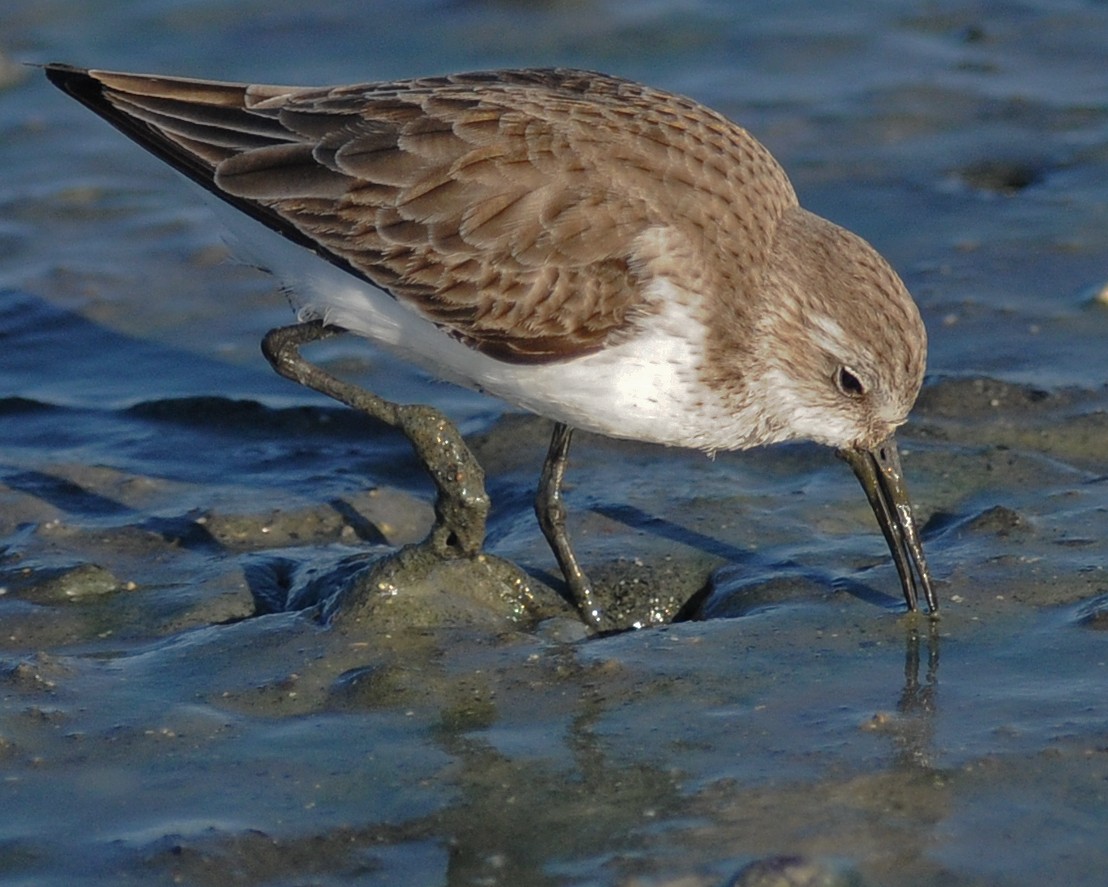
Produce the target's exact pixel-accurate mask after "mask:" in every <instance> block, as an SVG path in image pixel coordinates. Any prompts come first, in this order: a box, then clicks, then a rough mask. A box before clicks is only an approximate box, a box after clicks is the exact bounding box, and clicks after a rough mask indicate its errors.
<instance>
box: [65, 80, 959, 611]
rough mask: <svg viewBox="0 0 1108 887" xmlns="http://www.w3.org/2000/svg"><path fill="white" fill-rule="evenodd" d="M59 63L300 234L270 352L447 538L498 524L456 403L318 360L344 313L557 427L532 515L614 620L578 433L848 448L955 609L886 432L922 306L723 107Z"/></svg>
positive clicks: (455, 85) (78, 87)
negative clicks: (405, 449)
mask: <svg viewBox="0 0 1108 887" xmlns="http://www.w3.org/2000/svg"><path fill="white" fill-rule="evenodd" d="M46 74H47V76H48V77H49V78H50V80H51V81H52V82H53V83H55V84H56V85H57V86H59V87H60V88H61V89H62V90H64V91H65V92H66V93H68V94H69V95H71V96H73V97H74V98H75V99H77V100H78V101H80V102H82V103H83V104H85V105H86V106H88V107H89V108H90V109H92V110H93V111H95V112H96V113H97V114H99V115H100V116H101V117H103V118H104V119H106V120H107V121H108V122H109V123H111V124H112V125H114V126H115V127H117V128H118V129H120V130H121V131H122V132H123V133H124V134H125V135H127V136H129V137H130V138H131V139H133V140H134V141H136V142H138V143H139V144H140V145H142V146H143V147H144V148H146V149H147V150H149V151H151V152H152V153H154V154H155V155H156V156H158V157H160V158H161V159H162V160H164V161H166V162H167V163H169V164H170V165H171V166H173V167H174V168H175V169H177V170H178V171H180V172H182V173H184V174H185V175H186V176H188V177H189V178H191V179H192V180H194V181H195V182H197V183H199V184H200V185H201V186H202V187H204V188H205V189H207V190H208V191H209V192H210V193H211V194H213V195H215V196H216V197H218V198H220V199H221V200H222V201H225V202H226V203H227V204H229V205H230V206H232V207H234V208H236V209H238V210H240V211H241V213H242V214H245V216H248V217H250V218H251V219H253V220H254V221H256V222H260V223H261V225H262V226H264V228H261V227H258V226H254V231H255V233H262V232H264V231H265V229H268V231H269V232H276V233H277V234H279V235H281V236H282V237H283V238H285V240H287V241H291V242H292V243H293V244H295V245H297V246H298V247H301V248H302V249H290V248H288V244H287V243H283V242H280V243H279V246H280V248H274V246H273V244H272V243H271V242H269V241H266V243H264V244H261V242H260V241H256V240H255V241H254V242H253V243H252V244H251V246H252V247H253V248H255V249H256V250H257V251H258V254H260V255H261V259H260V264H262V265H264V266H265V267H266V268H268V269H269V270H272V271H273V272H274V273H275V274H276V275H277V276H278V277H280V278H281V279H282V280H283V281H284V282H285V284H286V285H287V286H288V288H289V291H290V292H291V293H293V299H294V304H295V305H296V307H297V308H298V309H299V315H298V319H299V323H298V324H296V325H292V326H289V327H282V328H280V329H278V330H273V331H271V332H270V333H269V334H268V335H267V336H266V338H265V342H264V345H263V349H264V350H265V352H266V355H267V357H268V358H269V359H270V361H271V363H273V365H274V367H275V368H276V369H277V371H278V372H280V373H282V374H283V375H286V376H288V377H290V378H292V379H295V380H297V381H299V382H301V383H303V384H305V385H308V386H309V387H312V388H315V389H316V390H319V391H322V392H323V393H325V394H329V395H330V396H332V397H336V398H338V399H339V400H342V401H344V402H346V403H349V404H352V405H354V406H357V407H358V408H360V409H363V410H365V411H367V412H369V413H370V414H372V415H374V416H376V417H377V418H379V419H382V420H383V421H386V422H389V423H390V424H393V425H396V426H398V427H400V428H401V430H403V431H404V432H405V433H406V434H407V435H408V436H409V439H410V440H412V442H413V445H414V446H415V447H416V450H417V453H418V454H419V456H420V458H421V459H422V460H423V462H424V464H425V466H426V467H427V469H428V471H429V473H430V474H431V476H432V478H434V479H435V482H436V485H437V487H438V499H437V503H436V510H437V514H438V522H437V524H436V529H437V531H438V536H437V537H436V538H437V539H438V544H439V545H440V547H441V548H442V551H443V552H444V553H456V554H463V555H466V554H474V553H476V552H477V551H479V550H480V548H481V545H482V544H483V539H484V518H485V513H486V511H487V505H488V503H487V500H486V499H485V498H484V492H483V483H482V481H483V477H482V476H481V475H480V474H479V473H478V474H468V473H467V471H468V467H467V466H468V465H469V462H468V461H467V459H469V458H471V457H469V455H468V450H466V448H465V445H464V443H463V442H462V441H461V438H460V436H459V435H458V434H457V432H456V431H455V430H454V429H453V426H451V425H450V423H449V422H447V421H446V420H445V419H444V418H443V417H442V416H441V415H440V414H439V413H438V412H437V411H433V410H430V409H429V408H427V407H421V406H419V405H397V404H391V403H388V402H386V401H383V400H381V399H380V398H377V397H375V396H374V395H372V394H370V393H369V392H361V391H359V390H358V389H356V388H355V387H354V386H352V385H349V384H347V383H344V382H341V381H339V380H337V379H335V378H333V377H331V376H329V375H327V374H326V373H323V372H322V370H320V369H319V368H318V367H315V366H314V365H312V364H310V363H309V362H308V361H306V360H305V359H304V358H303V357H302V356H301V355H300V353H299V347H300V346H301V345H303V344H305V343H307V342H311V341H315V340H317V339H320V338H323V337H326V336H328V335H332V334H334V333H335V332H338V331H349V332H352V333H355V334H357V335H361V336H364V337H366V338H368V339H371V340H373V341H375V342H377V343H379V344H381V345H382V346H384V347H385V348H386V349H388V350H390V351H392V352H393V353H395V354H397V355H399V356H400V357H402V358H404V359H406V360H408V361H411V362H412V363H415V364H417V365H419V366H421V367H423V368H425V369H427V370H428V371H430V372H431V373H433V374H435V375H437V376H439V377H441V378H444V379H447V380H450V381H453V382H456V383H459V384H461V385H466V386H469V387H472V388H476V389H478V390H481V391H486V392H488V393H490V394H493V395H496V396H498V397H500V398H502V399H504V400H506V401H508V402H509V403H512V404H515V405H517V406H520V407H523V408H525V409H527V410H531V411H533V412H535V413H538V414H541V415H543V416H547V417H549V418H551V419H553V420H554V422H555V426H554V435H553V439H552V441H551V445H550V449H549V452H548V453H547V457H546V461H545V463H544V467H543V470H542V475H541V479H540V482H539V489H538V495H537V497H536V506H535V507H536V513H537V515H538V519H539V524H540V526H541V528H542V530H543V533H544V535H545V536H546V538H547V540H548V541H549V543H550V546H551V548H552V549H553V552H554V555H555V557H556V559H557V561H558V563H559V566H560V567H561V569H562V572H563V574H564V576H565V579H566V583H567V586H568V589H569V594H570V596H571V598H572V600H573V602H574V604H575V605H576V607H577V609H578V610H579V612H580V613H581V615H582V617H583V618H584V619H585V620H586V621H587V622H588V623H590V624H591V625H593V626H595V627H599V626H601V625H602V624H603V621H604V614H603V612H602V609H601V607H600V606H599V605H598V603H597V601H596V598H595V595H594V592H593V588H592V585H591V583H590V582H589V580H588V577H587V576H586V574H585V572H584V571H583V570H582V568H581V566H580V564H579V563H578V560H577V558H576V556H575V555H574V552H573V549H572V547H571V545H570V541H569V536H568V533H567V530H566V511H565V507H564V505H563V502H562V482H563V476H564V473H565V470H566V463H567V458H568V453H569V446H570V439H571V435H572V432H573V429H574V428H579V429H584V430H587V431H592V432H596V433H599V434H603V435H608V436H611V437H621V438H631V439H635V440H642V441H649V442H654V443H660V444H665V445H669V446H679V447H689V448H696V449H700V450H703V451H705V452H707V453H714V452H716V451H721V450H741V449H746V448H749V447H754V446H760V445H764V444H773V443H777V442H781V441H789V440H812V441H816V442H818V443H821V444H825V445H828V446H830V447H833V448H835V449H836V450H837V451H838V452H839V453H840V454H841V455H842V456H843V457H844V458H845V460H846V461H847V462H848V463H849V464H850V466H851V467H852V468H853V470H854V472H855V474H856V475H857V477H858V479H859V480H860V482H861V484H862V487H863V489H864V490H865V493H866V496H867V497H868V499H869V502H870V505H871V506H872V508H873V511H874V513H875V515H876V517H877V521H878V524H879V525H880V527H881V530H882V532H883V533H884V536H885V539H886V541H887V542H888V545H889V549H890V551H891V552H892V556H893V559H894V562H895V564H896V568H897V571H898V573H899V576H900V581H901V585H902V589H903V593H904V599H905V601H906V603H907V605H908V608H909V609H911V610H914V609H916V607H917V602H918V598H919V596H920V595H921V594H922V595H923V597H924V598H925V599H926V601H927V604H928V607H929V609H930V610H931V611H932V612H934V611H935V610H936V609H937V606H938V603H937V599H936V596H935V593H934V590H933V588H932V582H931V578H930V575H929V572H928V568H927V564H926V561H925V559H924V554H923V548H922V544H921V542H920V539H919V534H918V532H917V529H916V525H915V521H914V518H913V515H912V509H911V504H910V500H909V496H908V492H907V489H906V486H905V484H904V479H903V472H902V469H901V465H900V458H899V455H898V451H897V447H896V440H895V436H894V432H895V430H896V429H897V427H898V426H900V425H902V424H903V423H904V422H905V421H906V419H907V416H908V413H909V410H910V409H911V407H912V405H913V404H914V402H915V399H916V396H917V394H918V392H919V388H920V385H921V383H922V379H923V372H924V365H925V361H926V347H927V346H926V332H925V329H924V325H923V322H922V320H921V318H920V315H919V311H918V309H917V307H916V305H915V303H914V302H913V300H912V298H911V296H910V295H909V294H908V291H907V290H906V288H905V287H904V284H903V283H902V282H901V280H900V278H899V277H898V276H897V274H896V273H895V272H894V271H893V270H892V268H891V267H890V266H889V265H888V263H887V262H885V260H884V259H882V258H881V256H880V255H878V253H877V252H876V251H875V250H874V249H873V248H872V247H871V246H870V245H869V244H868V243H866V242H865V241H864V240H862V239H861V238H860V237H857V236H856V235H854V234H852V233H850V232H848V231H846V230H844V229H842V228H840V227H838V226H837V225H834V224H832V223H831V222H829V221H826V220H825V219H822V218H820V217H819V216H816V215H814V214H812V213H810V212H808V211H806V210H804V209H803V208H801V207H800V205H799V203H798V200H797V197H796V194H795V192H794V190H793V187H792V185H791V183H790V182H789V179H788V177H787V176H786V174H785V172H784V171H783V169H782V168H781V166H780V165H779V164H778V163H777V161H776V160H775V159H774V158H773V157H772V155H771V154H770V152H769V151H768V150H767V149H766V148H765V147H763V146H762V145H761V144H760V143H759V142H758V141H757V140H756V139H754V137H753V136H751V135H750V134H749V133H748V132H747V131H746V130H744V129H742V128H741V127H740V126H738V125H737V124H735V123H733V122H731V121H730V120H728V119H727V118H725V117H724V116H722V115H720V114H718V113H716V112H714V111H712V110H710V109H708V108H706V107H704V106H703V105H701V104H699V103H697V102H695V101H693V100H691V99H688V98H684V97H681V96H677V95H673V94H670V93H667V92H663V91H660V90H656V89H652V88H649V87H647V86H643V85H640V84H638V83H634V82H631V81H628V80H622V79H618V78H615V77H610V76H607V75H604V74H599V73H593V72H587V71H575V70H564V69H532V70H516V71H492V72H484V73H471V74H458V75H453V76H446V77H430V78H422V79H413V80H401V81H394V82H382V83H365V84H359V85H352V86H337V87H324V88H302V87H288V86H267V85H257V84H243V83H224V82H218V81H212V80H196V79H186V78H178V77H164V76H155V75H145V74H126V73H114V72H108V71H97V70H86V69H81V68H75V67H71V66H68V65H60V64H53V65H47V66H46ZM239 230H240V232H241V231H242V230H243V229H241V228H240V229H239ZM247 237H248V240H254V238H253V236H252V235H251V234H249V233H248V234H247ZM272 239H273V240H277V238H272ZM463 469H464V470H463ZM478 471H479V470H478ZM474 478H476V482H475V481H474V480H473V479H474ZM477 487H480V489H477ZM433 535H434V532H433Z"/></svg>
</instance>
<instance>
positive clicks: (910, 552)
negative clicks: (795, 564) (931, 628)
mask: <svg viewBox="0 0 1108 887" xmlns="http://www.w3.org/2000/svg"><path fill="white" fill-rule="evenodd" d="M839 455H840V456H842V457H843V458H844V459H845V460H846V461H847V462H849V463H850V467H851V468H853V469H854V474H855V475H856V476H857V478H858V481H859V483H861V485H862V489H863V490H865V491H866V498H867V499H869V504H870V507H871V508H873V513H874V514H875V515H876V516H877V523H878V524H880V525H881V532H882V533H884V534H885V541H886V542H888V543H889V551H891V552H892V555H893V562H894V563H895V564H896V571H897V573H899V574H900V584H901V586H902V587H903V589H904V600H905V601H906V602H907V603H908V609H909V610H915V609H917V602H918V600H919V595H920V592H922V593H923V597H924V599H925V600H926V601H927V608H928V610H930V611H931V612H932V613H934V612H936V611H938V609H939V602H938V600H937V599H936V598H935V591H934V589H933V588H932V587H931V574H930V572H928V569H927V561H926V560H924V557H923V545H922V544H921V543H920V539H919V533H917V532H916V522H915V519H914V518H913V517H912V503H911V500H910V499H909V498H908V487H907V486H906V485H905V483H904V472H903V471H902V470H901V468H900V453H899V451H898V450H897V448H896V439H895V438H892V437H890V438H889V439H888V440H886V441H885V442H884V443H880V444H878V445H877V446H875V447H874V448H873V449H872V450H863V449H856V448H853V447H846V448H843V449H841V450H839Z"/></svg>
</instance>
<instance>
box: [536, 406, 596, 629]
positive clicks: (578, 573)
mask: <svg viewBox="0 0 1108 887" xmlns="http://www.w3.org/2000/svg"><path fill="white" fill-rule="evenodd" d="M572 436H573V429H572V428H570V427H569V426H568V425H565V424H563V423H561V422H555V423H554V435H553V437H551V439H550V449H549V450H548V451H547V453H546V462H544V463H543V466H542V475H541V476H540V477H539V489H538V494H537V495H536V496H535V514H536V515H537V516H538V519H539V526H540V527H541V528H542V534H543V535H544V536H545V537H546V541H547V542H549V543H550V548H551V549H552V550H553V552H554V557H555V558H556V559H557V561H558V566H560V567H561V568H562V575H563V576H565V579H566V585H567V586H568V587H569V593H570V596H571V597H572V598H573V603H574V605H575V606H576V607H577V610H578V612H579V613H580V614H581V618H582V619H584V620H585V622H587V623H588V624H589V625H590V626H592V627H593V628H601V627H602V624H601V623H602V622H603V620H604V613H603V612H602V611H601V609H600V607H599V606H597V603H596V600H595V598H594V596H593V590H592V583H591V582H589V577H588V576H586V575H585V573H584V571H583V570H582V569H581V565H580V564H579V563H578V562H577V555H575V554H574V553H573V548H572V547H571V546H570V544H569V534H568V533H567V532H566V507H565V505H564V504H563V503H562V479H563V478H564V477H565V473H566V463H567V462H568V460H569V443H570V438H571V437H572Z"/></svg>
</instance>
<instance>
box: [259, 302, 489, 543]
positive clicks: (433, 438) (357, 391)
mask: <svg viewBox="0 0 1108 887" xmlns="http://www.w3.org/2000/svg"><path fill="white" fill-rule="evenodd" d="M341 332H343V330H341V329H339V328H338V327H329V326H326V325H325V324H324V323H323V322H322V321H318V320H316V321H309V322H307V323H298V324H294V325H292V326H284V327H278V328H277V329H273V330H270V331H269V332H268V333H266V336H265V338H264V339H263V340H262V353H263V354H265V356H266V359H267V360H268V361H269V362H270V364H272V366H273V368H274V369H275V370H276V371H277V372H278V373H279V374H280V375H282V376H284V377H285V378H286V379H292V380H293V381H294V382H299V383H300V384H301V385H304V386H305V387H307V388H311V389H312V390H313V391H318V392H319V393H320V394H325V395H327V396H328V397H331V398H334V399H335V400H337V401H339V402H341V403H344V404H346V405H347V406H349V407H353V408H354V409H355V410H359V411H361V412H363V413H365V414H367V415H369V416H372V417H373V418H375V419H377V420H379V421H381V422H384V423H385V424H386V425H391V426H392V427H394V428H397V429H399V430H400V431H401V432H403V434H404V436H405V437H407V438H408V441H409V442H410V443H411V445H412V448H413V449H414V450H415V452H416V456H418V457H419V460H420V461H421V462H422V463H423V467H424V468H426V469H427V473H428V474H430V475H431V480H433V481H434V483H435V489H436V493H437V495H436V496H435V525H434V527H432V529H431V532H430V534H429V535H428V536H427V539H426V540H424V542H423V544H424V545H429V546H430V547H431V548H432V550H434V551H435V552H436V553H437V554H439V555H441V556H444V557H459V556H463V557H465V556H471V555H475V554H477V553H478V552H480V551H481V546H482V545H483V544H484V541H485V521H486V519H487V517H488V513H489V498H488V495H487V494H486V493H485V473H484V472H483V471H482V470H481V466H480V465H479V464H478V463H477V460H476V459H475V458H474V457H473V454H472V453H471V452H470V451H469V447H467V446H466V444H465V441H463V440H462V436H461V434H460V433H459V432H458V429H457V428H456V427H455V426H454V423H452V422H451V421H450V420H449V419H447V418H446V417H445V416H444V415H443V414H442V413H440V412H439V411H438V410H436V409H435V408H434V407H429V406H423V405H421V404H396V403H392V402H390V401H387V400H384V399H382V398H380V397H377V395H375V394H372V393H371V392H369V391H365V390H364V389H362V388H358V387H357V386H356V385H351V384H350V383H349V382H343V381H342V380H341V379H337V378H335V377H334V376H332V375H331V374H329V373H327V372H325V371H323V370H322V369H320V368H319V367H317V366H316V365H315V364H313V363H310V362H308V361H307V360H305V359H304V357H302V356H301V354H300V350H299V349H300V347H301V346H303V345H308V344H311V343H312V342H319V341H322V340H323V339H328V338H330V337H331V336H334V335H337V334H338V333H341Z"/></svg>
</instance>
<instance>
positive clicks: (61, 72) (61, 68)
mask: <svg viewBox="0 0 1108 887" xmlns="http://www.w3.org/2000/svg"><path fill="white" fill-rule="evenodd" d="M42 70H43V71H45V72H46V78H47V79H48V80H49V81H50V82H51V83H53V84H54V85H55V86H56V87H58V89H60V90H62V91H63V92H67V93H69V94H70V95H72V96H76V97H79V96H80V94H81V93H87V91H88V90H89V89H93V90H95V91H96V92H99V91H100V84H99V83H97V82H96V79H95V78H94V77H92V76H91V75H90V74H89V72H88V69H87V68H78V67H76V66H75V65H65V64H62V63H61V62H51V63H50V64H48V65H43V66H42Z"/></svg>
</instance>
